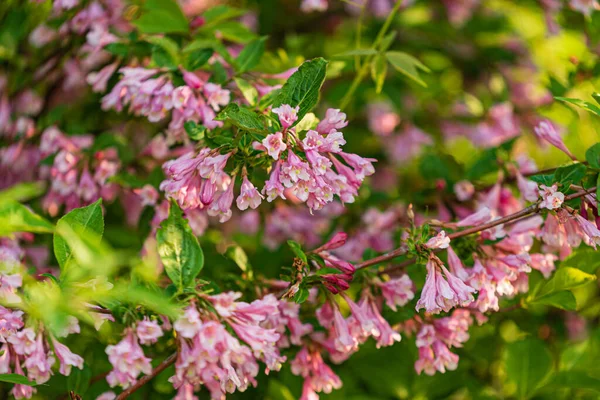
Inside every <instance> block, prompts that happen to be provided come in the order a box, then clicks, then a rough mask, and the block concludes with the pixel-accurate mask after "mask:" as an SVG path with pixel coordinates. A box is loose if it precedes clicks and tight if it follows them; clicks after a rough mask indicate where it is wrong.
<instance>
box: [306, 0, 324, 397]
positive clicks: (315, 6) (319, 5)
mask: <svg viewBox="0 0 600 400" xmlns="http://www.w3.org/2000/svg"><path fill="white" fill-rule="evenodd" d="M327 6H328V4H327V0H302V4H300V10H302V12H305V13H309V12H313V11H319V12H323V11H327ZM308 399H310V397H306V399H303V400H308ZM310 400H312V399H310Z"/></svg>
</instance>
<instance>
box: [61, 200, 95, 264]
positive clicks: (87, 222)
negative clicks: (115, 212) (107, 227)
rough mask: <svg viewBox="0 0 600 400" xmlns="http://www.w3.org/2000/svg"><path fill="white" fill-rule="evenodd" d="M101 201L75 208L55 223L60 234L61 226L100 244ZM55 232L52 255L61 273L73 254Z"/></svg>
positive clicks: (65, 242)
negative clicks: (85, 235)
mask: <svg viewBox="0 0 600 400" xmlns="http://www.w3.org/2000/svg"><path fill="white" fill-rule="evenodd" d="M101 204H102V199H98V201H96V202H95V203H92V204H90V205H89V206H87V207H81V208H76V209H74V210H73V211H71V212H70V213H68V214H67V215H65V216H64V217H62V218H61V219H59V220H58V222H57V223H56V229H57V231H59V232H60V229H61V227H62V226H67V227H68V228H70V229H71V230H73V231H74V232H75V234H87V236H89V237H90V238H93V239H95V240H96V241H97V242H100V240H101V239H102V234H103V233H104V216H103V215H102V206H101ZM59 232H57V233H55V234H54V255H55V256H56V260H57V261H58V265H60V268H61V270H62V271H64V270H65V268H66V267H67V264H68V263H69V261H70V260H71V258H72V257H73V252H72V250H71V248H70V247H69V245H68V244H67V241H66V240H65V239H64V238H63V237H62V236H61V234H60V233H59Z"/></svg>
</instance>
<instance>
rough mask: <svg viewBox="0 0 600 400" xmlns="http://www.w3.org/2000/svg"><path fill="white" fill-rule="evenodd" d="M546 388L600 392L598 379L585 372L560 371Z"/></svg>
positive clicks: (599, 380)
mask: <svg viewBox="0 0 600 400" xmlns="http://www.w3.org/2000/svg"><path fill="white" fill-rule="evenodd" d="M546 388H556V389H564V388H571V389H590V390H594V391H596V392H600V379H598V378H594V377H592V376H590V375H588V373H587V371H585V370H579V371H575V370H572V371H560V372H558V373H557V374H556V375H554V376H553V377H552V381H551V382H550V383H549V384H548V385H546Z"/></svg>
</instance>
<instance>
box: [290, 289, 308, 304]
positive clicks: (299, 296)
mask: <svg viewBox="0 0 600 400" xmlns="http://www.w3.org/2000/svg"><path fill="white" fill-rule="evenodd" d="M309 294H310V292H309V291H308V289H307V288H305V287H304V286H300V288H298V291H297V292H296V294H295V295H294V301H295V302H296V303H298V304H302V303H304V302H305V301H306V299H308V296H309Z"/></svg>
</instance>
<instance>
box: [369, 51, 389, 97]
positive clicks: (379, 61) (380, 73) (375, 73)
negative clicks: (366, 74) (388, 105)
mask: <svg viewBox="0 0 600 400" xmlns="http://www.w3.org/2000/svg"><path fill="white" fill-rule="evenodd" d="M386 74H387V61H386V59H385V56H383V55H381V54H380V55H378V56H377V57H375V58H374V59H373V61H372V62H371V78H372V79H373V82H375V92H376V93H381V90H382V89H383V83H384V82H385V76H386Z"/></svg>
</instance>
